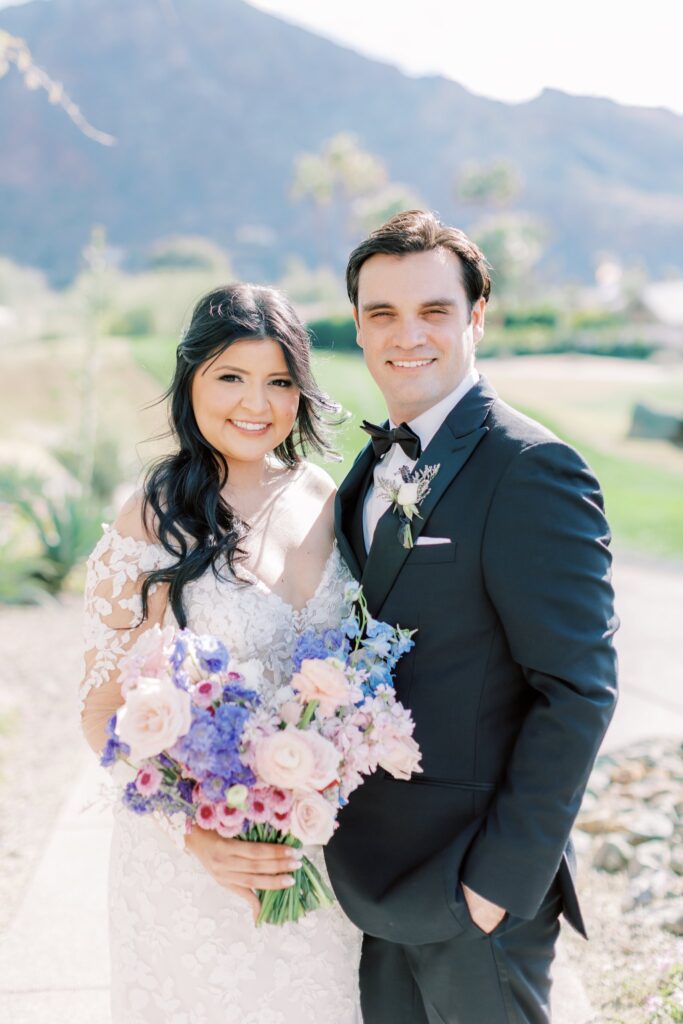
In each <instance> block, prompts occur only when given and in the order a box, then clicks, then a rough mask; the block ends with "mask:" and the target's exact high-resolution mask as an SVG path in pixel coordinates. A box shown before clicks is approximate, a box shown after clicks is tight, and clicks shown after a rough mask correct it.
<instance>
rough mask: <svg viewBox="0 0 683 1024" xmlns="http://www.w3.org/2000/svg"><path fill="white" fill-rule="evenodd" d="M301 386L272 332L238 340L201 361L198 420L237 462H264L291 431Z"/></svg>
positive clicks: (195, 400)
mask: <svg viewBox="0 0 683 1024" xmlns="http://www.w3.org/2000/svg"><path fill="white" fill-rule="evenodd" d="M300 394H301V392H300V390H299V388H298V387H297V386H296V384H295V383H294V381H293V379H292V376H291V373H290V371H289V367H288V366H287V361H286V359H285V355H284V352H283V350H282V346H281V345H280V344H279V343H278V342H277V341H274V340H273V339H272V338H263V339H261V340H256V339H249V340H248V341H247V340H244V341H235V342H233V343H232V344H231V345H230V346H229V348H226V349H225V350H224V351H223V352H221V353H220V354H219V355H218V356H216V357H214V358H212V359H209V360H207V362H206V363H205V364H204V366H203V367H199V368H198V369H197V372H196V373H195V375H194V379H193V381H192V408H193V411H194V415H195V419H196V421H197V426H198V428H199V430H200V432H201V433H202V435H203V436H204V438H205V440H206V441H208V443H209V444H211V445H212V446H213V447H214V448H215V449H216V450H217V451H219V452H220V453H221V454H222V455H224V456H225V458H226V459H227V460H228V464H229V466H230V471H231V474H232V473H233V471H234V469H235V468H236V467H235V463H255V462H256V463H259V462H262V460H263V459H264V458H265V456H266V455H267V454H268V452H271V451H273V449H274V448H276V447H277V446H278V445H279V444H281V443H282V442H283V441H284V440H285V438H286V437H288V436H289V434H290V433H291V431H292V428H293V426H294V423H295V421H296V415H297V412H298V409H299V398H300Z"/></svg>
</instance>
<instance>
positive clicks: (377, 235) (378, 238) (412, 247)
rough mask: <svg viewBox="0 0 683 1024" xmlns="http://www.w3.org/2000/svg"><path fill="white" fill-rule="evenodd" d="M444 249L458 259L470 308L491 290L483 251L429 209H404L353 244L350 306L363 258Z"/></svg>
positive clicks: (348, 271) (348, 283)
mask: <svg viewBox="0 0 683 1024" xmlns="http://www.w3.org/2000/svg"><path fill="white" fill-rule="evenodd" d="M431 249H448V251H449V252H452V253H453V255H454V256H457V257H458V259H459V260H460V265H461V267H462V282H463V285H464V287H465V293H466V294H467V298H468V300H469V304H470V309H471V308H472V306H473V305H474V303H475V302H476V301H477V300H478V299H480V298H482V297H483V298H484V299H485V300H486V301H487V302H488V298H489V295H490V293H491V278H490V276H489V270H490V269H491V268H490V266H489V264H488V262H487V259H486V257H485V256H484V254H483V252H482V251H481V249H480V248H479V246H478V245H476V244H475V243H474V242H473V241H472V239H471V238H468V237H467V235H466V234H465V232H464V231H461V230H460V228H451V227H448V225H446V224H442V223H441V221H440V220H438V219H437V218H436V217H435V215H434V214H433V213H431V212H430V211H429V210H404V211H403V212H402V213H397V214H395V215H394V216H393V217H391V218H390V219H389V220H388V221H385V223H384V224H382V226H381V227H379V228H377V229H376V230H375V231H373V232H371V234H370V235H369V236H368V237H367V238H366V239H365V241H364V242H361V243H360V245H358V246H356V248H355V249H354V250H353V252H352V253H351V255H350V256H349V262H348V264H347V266H346V290H347V292H348V293H349V298H350V299H351V302H352V304H353V305H354V306H356V307H357V306H358V279H359V277H360V269H361V267H362V266H363V264H364V263H365V261H366V260H368V259H370V257H371V256H376V255H377V254H378V253H385V254H386V255H389V256H405V255H406V253H411V252H429V251H430V250H431Z"/></svg>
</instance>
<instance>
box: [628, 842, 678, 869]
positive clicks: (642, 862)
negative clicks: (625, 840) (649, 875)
mask: <svg viewBox="0 0 683 1024" xmlns="http://www.w3.org/2000/svg"><path fill="white" fill-rule="evenodd" d="M668 864H669V844H668V843H665V842H652V843H646V844H645V845H641V846H636V847H635V848H634V850H633V856H632V857H631V859H630V860H629V863H628V874H629V877H631V878H635V877H636V875H640V874H641V873H642V872H643V871H650V872H655V871H660V870H661V869H662V868H665V867H667V866H668Z"/></svg>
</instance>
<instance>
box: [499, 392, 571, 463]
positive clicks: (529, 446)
mask: <svg viewBox="0 0 683 1024" xmlns="http://www.w3.org/2000/svg"><path fill="white" fill-rule="evenodd" d="M486 425H487V427H488V428H489V435H488V436H489V439H490V443H491V446H492V448H493V449H494V450H495V451H496V453H497V455H498V459H499V460H500V461H499V464H500V463H502V465H501V466H500V468H501V470H503V471H504V468H505V467H506V466H509V464H510V463H511V462H513V461H516V460H517V459H518V458H519V457H520V456H524V458H523V460H522V461H523V463H527V462H528V461H529V460H531V461H536V462H538V461H540V462H542V463H544V464H547V465H548V466H553V465H554V466H556V467H559V466H571V467H573V468H574V469H582V468H585V467H586V463H585V460H584V459H583V457H582V456H581V454H580V453H579V452H578V451H577V450H576V449H575V448H574V447H573V446H572V445H571V444H568V443H567V442H566V441H563V440H562V438H560V437H558V436H557V434H555V433H554V432H553V431H552V430H550V428H549V427H547V426H545V424H543V423H540V422H539V421H538V420H536V419H534V418H533V417H531V416H528V415H527V414H526V413H523V412H521V411H520V410H519V409H515V408H514V406H512V405H509V404H508V403H507V402H504V401H503V400H502V399H501V398H498V397H497V398H496V400H495V401H494V403H493V405H492V406H491V410H490V413H489V416H488V418H487V421H486Z"/></svg>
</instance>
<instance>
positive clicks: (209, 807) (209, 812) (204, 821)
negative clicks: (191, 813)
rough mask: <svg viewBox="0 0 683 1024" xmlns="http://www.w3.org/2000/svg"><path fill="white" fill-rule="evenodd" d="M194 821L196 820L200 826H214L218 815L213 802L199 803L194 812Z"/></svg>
mask: <svg viewBox="0 0 683 1024" xmlns="http://www.w3.org/2000/svg"><path fill="white" fill-rule="evenodd" d="M195 821H196V822H197V824H198V825H199V827H200V828H206V829H211V828H215V827H216V824H217V822H218V815H217V814H216V806H215V804H210V803H202V804H200V805H199V807H198V808H197V812H196V814H195Z"/></svg>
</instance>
